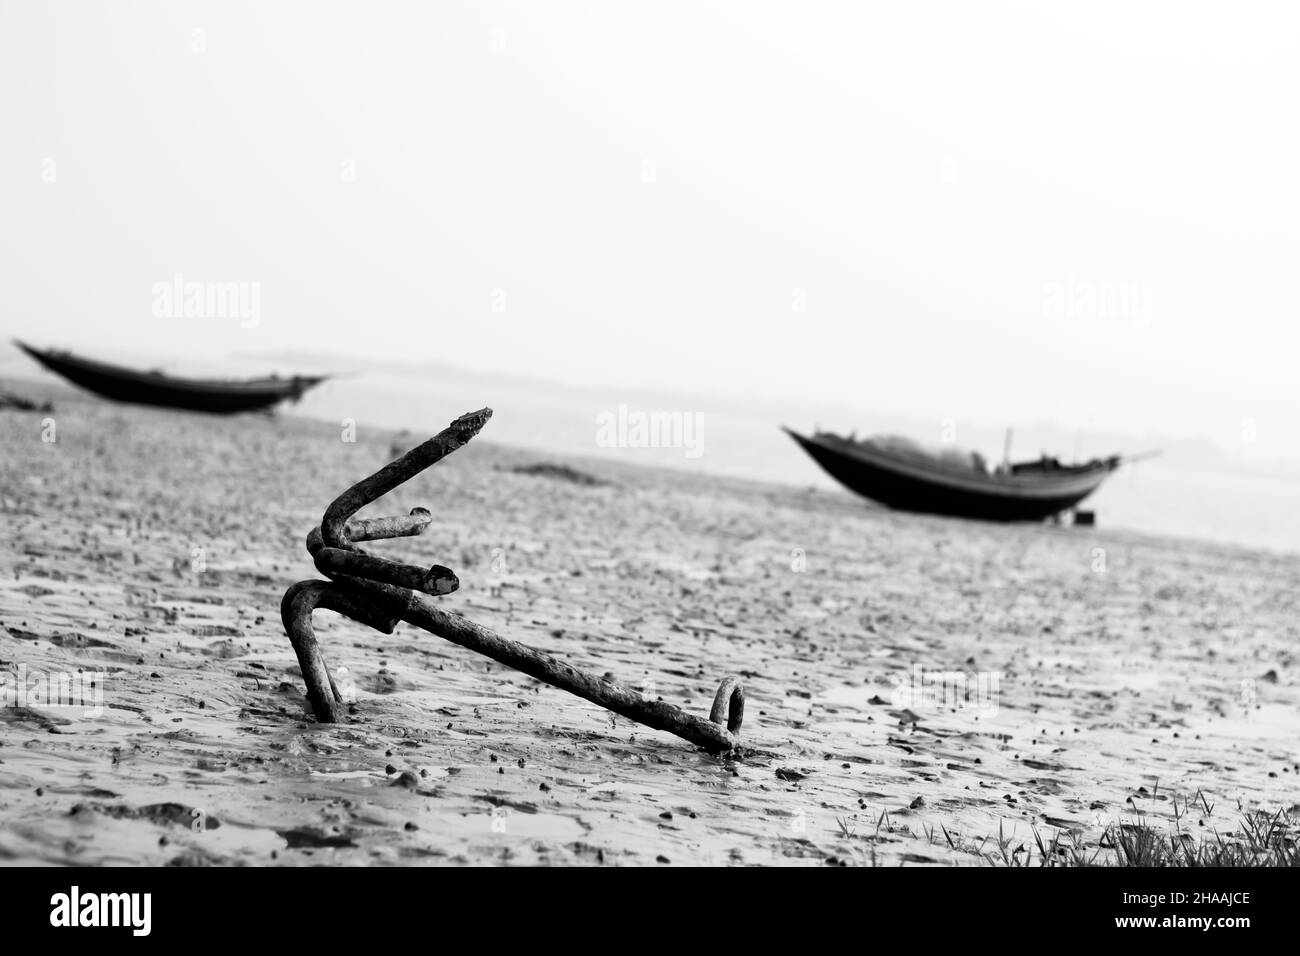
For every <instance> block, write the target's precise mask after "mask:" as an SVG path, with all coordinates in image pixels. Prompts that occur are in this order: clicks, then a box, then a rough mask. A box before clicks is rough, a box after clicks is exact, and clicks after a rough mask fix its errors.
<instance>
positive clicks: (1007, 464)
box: [1002, 428, 1011, 471]
mask: <svg viewBox="0 0 1300 956" xmlns="http://www.w3.org/2000/svg"><path fill="white" fill-rule="evenodd" d="M1002 467H1003V468H1005V469H1006V470H1007V471H1010V470H1011V429H1010V428H1008V429H1007V437H1006V439H1005V440H1004V441H1003V442H1002Z"/></svg>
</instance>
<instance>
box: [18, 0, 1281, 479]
mask: <svg viewBox="0 0 1300 956" xmlns="http://www.w3.org/2000/svg"><path fill="white" fill-rule="evenodd" d="M1298 24H1300V18H1298V17H1297V14H1296V13H1295V11H1294V10H1293V9H1291V8H1288V7H1286V6H1283V5H1276V6H1271V7H1267V6H1266V7H1251V8H1249V9H1244V10H1234V11H1233V15H1232V16H1231V17H1222V16H1218V15H1217V14H1216V13H1215V12H1214V11H1213V10H1210V9H1204V10H1201V9H1194V8H1188V7H1183V6H1179V7H1159V6H1156V7H1143V8H1134V7H1132V6H1131V5H1126V4H1090V5H1088V6H1086V7H1079V8H1077V9H1063V8H1052V9H1043V8H1041V7H1039V6H1037V5H1032V4H1002V5H998V6H996V7H995V6H981V7H978V8H975V7H969V6H967V5H963V4H955V3H954V4H935V5H927V6H925V7H919V6H917V5H888V4H879V5H873V6H871V7H870V8H862V7H859V6H856V5H851V4H843V5H835V4H831V5H827V6H824V7H817V8H807V7H800V8H793V7H791V8H785V7H781V6H768V5H761V4H756V5H747V6H746V8H745V10H744V14H743V16H736V15H734V14H733V13H732V12H731V11H730V9H728V8H726V7H712V6H701V5H697V4H676V3H664V4H657V5H655V6H653V7H649V8H637V9H636V10H635V11H630V10H627V9H621V8H618V9H615V8H608V9H607V8H602V7H594V8H593V7H588V6H585V5H576V4H575V5H568V4H551V5H548V6H547V8H546V10H545V11H541V10H532V9H527V8H525V9H522V10H516V9H508V8H505V7H503V6H489V5H441V6H439V7H438V8H436V9H435V8H428V7H423V6H420V5H417V4H400V3H399V4H394V5H385V6H384V7H382V8H380V9H375V8H373V7H363V6H361V5H357V4H350V3H339V2H324V3H312V4H303V3H286V4H281V5H277V6H274V7H252V6H248V5H245V4H233V3H232V4H224V5H208V4H185V3H181V4H173V3H161V2H149V3H142V4H137V5H134V6H132V7H130V8H122V7H99V6H96V5H92V4H85V3H55V4H52V5H49V6H47V7H38V6H35V5H10V6H8V7H6V8H4V9H3V11H0V26H2V27H3V29H2V30H0V51H3V54H4V55H3V57H0V75H3V78H4V79H5V81H6V82H5V83H4V85H3V92H0V98H3V99H2V101H3V102H4V104H5V113H6V115H7V116H9V117H10V118H11V124H12V127H13V129H14V131H15V132H14V136H15V143H16V148H13V149H11V150H7V151H6V152H5V154H4V155H3V156H0V200H2V201H3V203H4V208H5V209H6V213H7V216H6V219H7V223H8V228H6V229H4V230H2V231H0V236H2V237H3V239H2V240H0V241H3V252H4V255H5V257H6V261H7V262H8V263H9V270H8V272H7V278H8V280H9V281H8V283H7V289H6V292H7V295H6V297H5V304H4V307H3V309H4V316H5V325H6V327H7V329H8V331H9V332H10V333H11V334H13V335H18V336H20V337H23V338H28V339H32V340H34V341H35V342H37V343H38V344H57V345H62V346H66V347H69V348H74V349H77V350H79V351H83V352H85V353H87V354H107V353H110V352H111V353H113V354H115V355H116V356H118V357H119V358H125V357H129V356H134V355H144V354H148V355H150V356H169V357H171V359H172V361H174V362H177V363H181V364H183V363H184V362H189V363H194V364H202V363H204V362H210V363H219V362H221V361H224V358H225V357H228V356H230V355H233V354H238V353H255V354H264V355H271V354H276V353H283V352H285V351H286V350H295V349H296V350H304V349H312V350H320V351H323V352H329V353H334V354H338V355H340V356H349V357H352V358H354V359H356V360H357V361H366V360H384V359H399V360H409V361H412V362H416V363H420V362H426V361H428V362H438V363H443V364H446V365H450V366H454V367H457V368H462V369H466V370H467V371H469V372H472V373H474V372H476V373H479V374H483V375H487V374H500V375H503V376H511V377H516V378H517V377H520V376H528V375H534V376H538V377H540V378H541V379H543V380H547V381H555V382H560V383H564V384H567V385H569V386H572V387H574V388H594V389H597V390H601V391H603V392H607V393H608V392H611V391H617V390H618V389H624V390H626V391H627V392H629V393H633V392H638V391H644V390H648V389H653V390H654V391H656V392H657V393H662V394H668V395H673V394H677V395H682V396H697V395H710V396H718V397H719V398H725V399H727V400H729V401H734V402H736V403H739V404H740V405H746V404H747V405H748V407H750V408H755V409H757V408H770V407H773V406H778V405H781V404H782V403H783V402H784V403H789V404H796V403H798V404H801V405H810V406H823V407H827V408H843V409H845V410H846V411H848V410H854V409H880V410H883V411H887V412H888V413H889V414H893V415H897V416H899V417H903V418H907V419H908V420H914V421H919V422H940V421H944V420H953V421H956V422H957V423H958V425H959V427H961V426H962V425H964V423H967V422H970V423H975V425H976V427H984V426H985V425H987V426H993V425H995V424H996V423H1007V424H1010V423H1019V422H1024V421H1026V420H1029V421H1051V422H1056V423H1059V425H1060V427H1062V428H1065V429H1071V430H1080V431H1084V432H1088V433H1111V432H1114V433H1125V434H1142V433H1144V432H1152V433H1155V432H1158V433H1161V434H1165V435H1171V436H1181V437H1183V438H1188V439H1191V438H1194V437H1197V436H1199V437H1203V438H1205V439H1207V440H1208V441H1210V442H1213V443H1214V444H1215V445H1216V446H1218V447H1220V448H1222V449H1224V450H1225V451H1226V452H1227V453H1228V454H1231V455H1234V456H1237V457H1239V458H1242V459H1255V460H1272V459H1286V460H1290V461H1295V460H1297V459H1300V443H1298V442H1297V437H1296V430H1295V428H1294V423H1293V421H1292V416H1293V415H1294V410H1295V408H1296V407H1297V388H1296V378H1297V376H1296V373H1295V370H1294V363H1295V355H1296V353H1297V348H1296V346H1297V344H1300V334H1298V333H1297V332H1296V330H1295V316H1296V315H1297V313H1298V311H1300V309H1298V307H1300V291H1298V290H1297V289H1296V288H1295V286H1294V284H1292V283H1290V282H1289V281H1287V280H1286V279H1285V276H1286V275H1287V274H1288V270H1289V268H1290V266H1291V264H1292V263H1293V262H1294V261H1295V258H1296V255H1295V254H1296V252H1297V251H1300V249H1298V248H1297V246H1298V245H1300V240H1297V238H1296V235H1295V233H1294V230H1293V229H1292V228H1291V224H1292V223H1293V222H1294V221H1295V213H1296V211H1297V208H1298V207H1300V187H1298V186H1297V183H1296V177H1295V175H1294V169H1295V168H1296V166H1297V160H1298V159H1300V135H1297V128H1298V127H1300V117H1297V116H1296V113H1295V111H1294V109H1293V108H1292V106H1291V103H1290V99H1291V94H1289V93H1287V90H1294V89H1296V88H1300V57H1298V56H1297V55H1296V54H1297V52H1298V51H1297V49H1296V48H1297V46H1300V39H1298V37H1300V33H1298V32H1297V30H1296V29H1295V27H1296V26H1297V25H1298ZM918 51H923V52H921V53H919V54H918ZM952 77H961V78H962V81H961V82H960V83H957V82H954V81H953V80H952V79H951V78H952ZM177 277H181V278H180V280H179V281H178V283H177V284H178V286H183V285H184V283H200V284H204V286H205V287H210V286H211V285H212V284H218V283H235V284H238V285H239V287H240V289H241V290H242V292H243V293H244V294H245V295H246V299H245V302H244V304H245V305H249V304H251V303H252V302H253V300H254V299H255V302H256V308H255V309H253V310H252V311H255V312H256V315H255V316H253V315H251V313H250V314H247V315H245V314H242V313H240V312H239V309H238V308H237V307H225V308H217V309H215V310H214V309H213V308H211V306H212V302H211V300H208V302H207V303H206V308H203V307H201V308H199V309H198V310H197V311H198V312H199V313H201V314H188V313H187V312H186V310H185V308H184V307H183V304H182V303H180V302H171V301H166V302H162V301H160V292H159V289H160V287H161V288H164V290H165V287H167V286H169V285H170V284H171V283H173V281H176V278H177ZM227 306H229V303H227ZM794 424H806V425H811V424H813V423H811V422H808V423H799V422H795V423H794ZM823 424H827V425H831V424H835V423H833V422H831V421H824V422H823Z"/></svg>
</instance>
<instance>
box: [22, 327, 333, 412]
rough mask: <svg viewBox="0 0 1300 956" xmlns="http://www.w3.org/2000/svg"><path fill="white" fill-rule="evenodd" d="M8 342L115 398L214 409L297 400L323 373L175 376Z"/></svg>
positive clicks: (77, 382)
mask: <svg viewBox="0 0 1300 956" xmlns="http://www.w3.org/2000/svg"><path fill="white" fill-rule="evenodd" d="M14 344H15V345H17V346H18V347H19V348H20V349H22V350H23V351H24V352H26V353H27V354H28V355H30V356H31V357H32V358H34V359H36V361H38V362H40V363H41V364H42V365H44V366H45V367H46V368H47V369H49V370H50V371H51V372H53V373H55V374H56V375H60V376H62V377H63V378H66V379H67V380H68V381H69V382H72V383H73V384H74V385H80V386H81V387H82V388H84V389H86V390H88V391H91V392H94V393H95V394H96V395H102V396H103V397H105V398H111V399H113V400H114V401H117V402H132V403H134V404H137V405H155V406H159V407H162V408H185V409H190V410H192V411H198V412H212V413H215V414H231V413H234V412H252V411H258V410H260V409H266V408H270V407H271V406H273V405H275V404H277V403H278V402H282V401H285V400H286V399H287V400H291V401H297V400H298V399H299V398H301V397H302V395H303V393H304V392H306V391H307V389H309V388H312V387H313V386H315V385H319V384H320V383H321V382H323V381H324V380H325V378H326V377H327V376H323V375H322V376H306V375H295V376H293V377H292V378H280V377H279V376H272V377H270V378H255V379H197V378H176V377H174V376H171V375H166V374H164V373H163V372H157V371H153V372H141V371H137V370H135V369H130V368H123V367H122V366H120V365H110V364H109V363H107V362H97V361H94V360H93V359H85V358H80V357H79V356H76V355H73V354H72V353H70V352H59V351H54V350H52V349H38V348H34V347H33V346H30V345H27V344H26V343H23V342H19V341H17V340H15V341H14Z"/></svg>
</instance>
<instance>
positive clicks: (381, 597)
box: [280, 408, 745, 753]
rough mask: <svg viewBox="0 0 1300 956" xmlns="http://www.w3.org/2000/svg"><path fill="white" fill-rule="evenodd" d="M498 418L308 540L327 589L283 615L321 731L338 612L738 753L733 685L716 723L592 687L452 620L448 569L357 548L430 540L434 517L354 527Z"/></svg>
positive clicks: (466, 431) (298, 588)
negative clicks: (328, 615)
mask: <svg viewBox="0 0 1300 956" xmlns="http://www.w3.org/2000/svg"><path fill="white" fill-rule="evenodd" d="M491 417H492V410H491V409H490V408H484V409H480V410H479V411H477V412H468V413H466V414H464V415H462V416H460V417H459V418H457V419H456V420H455V421H453V422H452V423H451V424H450V425H448V426H447V427H446V428H445V429H443V430H442V431H441V432H439V433H438V434H437V435H434V436H433V437H432V438H430V439H429V440H428V441H426V442H424V443H422V444H420V445H417V446H416V447H415V448H412V449H411V450H410V451H408V452H407V453H406V454H404V455H402V456H401V457H399V458H397V459H396V460H394V461H392V462H390V463H389V464H387V465H385V466H384V467H383V468H381V469H379V470H378V471H377V472H375V473H374V474H373V475H371V476H370V477H368V478H364V479H362V480H361V481H359V482H357V483H356V484H355V485H353V486H352V487H351V488H349V489H347V491H345V492H343V494H341V495H339V496H338V497H337V498H336V499H334V501H333V503H331V504H330V506H329V507H328V508H326V509H325V514H324V516H323V517H322V518H321V523H320V526H319V527H317V528H314V529H312V531H311V533H310V534H308V535H307V551H308V553H310V554H311V556H312V560H313V561H314V562H315V564H316V569H317V570H318V571H320V572H321V574H323V575H325V576H326V577H327V578H329V580H328V581H299V582H298V583H297V584H295V585H293V586H292V587H290V588H289V590H287V591H286V592H285V594H284V600H283V601H282V602H281V604H280V614H281V617H282V618H283V620H284V630H285V633H286V634H288V636H289V641H290V642H291V643H292V644H293V649H294V651H295V652H296V653H297V655H298V665H299V667H300V668H301V669H302V676H303V680H304V681H305V682H306V684H307V698H308V700H309V702H310V704H311V708H312V711H313V712H314V713H315V715H316V719H317V720H318V721H320V722H321V723H335V722H337V721H338V719H339V716H340V711H341V709H342V706H343V699H342V695H341V694H340V693H339V690H338V688H337V687H336V686H335V684H334V679H333V677H332V675H331V674H330V671H329V668H328V667H327V666H326V665H325V659H324V657H323V656H322V654H321V650H320V644H319V642H318V641H317V640H316V635H315V632H314V631H313V630H312V612H313V611H315V610H316V609H317V608H325V609H327V610H330V611H335V612H337V613H339V614H342V615H344V616H345V617H349V618H352V619H353V620H354V621H358V622H360V623H362V624H365V625H367V626H368V627H372V628H374V629H375V630H377V631H380V632H381V633H384V634H391V633H393V629H394V628H395V627H396V626H397V624H398V622H399V621H406V622H408V623H410V624H414V625H415V626H416V627H420V628H423V629H424V630H426V631H429V632H430V633H431V634H435V635H437V636H438V637H441V638H444V639H446V640H448V641H451V642H452V643H453V644H459V645H460V646H462V647H466V648H469V649H470V650H472V651H476V652H478V653H479V654H483V655H485V656H486V657H490V658H492V659H493V660H494V661H498V662H499V663H502V664H505V665H506V666H507V667H512V668H514V669H515V670H518V671H522V672H523V673H525V674H528V675H529V676H531V677H535V678H537V679H538V680H540V681H544V682H545V683H547V684H550V685H552V686H554V687H559V688H560V689H561V690H567V691H568V692H569V693H571V694H577V695H578V696H579V697H581V698H583V699H584V700H589V701H591V702H592V703H594V704H599V705H600V706H602V707H604V708H606V709H608V710H611V711H613V712H614V713H616V714H621V715H622V716H624V717H628V718H630V719H632V720H635V721H637V722H638V723H641V724H645V725H646V726H647V727H653V728H655V729H656V730H666V731H668V732H669V733H672V734H676V735H677V736H678V737H681V738H683V739H685V740H688V741H690V742H691V743H693V744H696V745H697V746H700V747H703V748H704V749H706V750H708V751H710V752H712V753H725V752H727V751H730V750H734V749H735V748H736V747H737V746H739V743H738V735H739V733H740V725H741V722H742V720H743V719H744V715H745V691H744V688H743V687H742V686H741V684H740V682H739V681H738V680H737V679H736V678H735V677H727V678H725V679H724V680H723V681H722V683H721V684H720V685H719V687H718V692H717V695H716V696H715V697H714V699H713V708H712V710H711V712H710V714H709V719H708V720H703V719H701V718H699V717H696V716H694V715H692V714H688V713H686V712H685V711H684V710H682V709H681V708H679V707H675V706H673V705H672V704H668V703H665V702H663V701H659V700H649V699H647V698H645V697H644V696H642V695H641V694H639V693H637V692H636V691H633V690H629V689H627V688H625V687H623V686H621V685H619V684H617V683H615V682H613V681H609V680H605V679H602V678H596V677H592V676H591V675H590V674H586V673H584V672H582V671H580V670H578V669H577V668H574V667H571V666H570V665H568V664H566V663H564V662H563V661H561V660H559V659H557V658H555V657H552V656H551V655H550V654H545V653H543V652H541V651H539V650H536V649H535V648H532V647H529V646H528V645H526V644H521V643H519V642H518V641H512V640H509V639H508V638H504V637H501V636H500V635H498V634H496V633H495V632H494V631H492V630H490V629H489V628H486V627H482V626H481V625H478V624H475V623H474V622H473V621H470V620H467V619H466V618H464V617H462V616H461V615H459V614H453V613H449V612H447V611H444V610H443V609H442V608H441V607H439V606H438V605H437V604H436V603H434V602H433V601H431V600H430V599H429V597H428V595H443V594H450V593H451V592H452V591H455V590H456V589H457V588H458V587H459V586H460V582H459V580H458V579H457V578H456V575H455V574H454V573H453V572H452V571H451V570H450V569H448V568H444V567H442V566H441V565H434V566H433V567H431V568H419V567H415V566H413V565H408V564H401V563H399V562H396V561H392V560H389V559H388V558H384V557H380V556H378V555H374V554H370V553H368V552H365V551H363V550H361V549H360V548H358V547H357V546H356V542H358V541H378V540H383V539H386V538H398V537H408V536H412V535H418V534H423V533H424V532H425V531H426V530H427V529H428V527H429V525H430V523H431V522H432V520H433V515H432V513H431V512H430V511H428V509H425V508H416V509H414V510H413V511H411V513H410V514H409V515H404V516H397V517H389V518H354V517H353V516H354V515H355V514H356V513H357V512H358V511H360V510H361V509H362V508H364V507H365V506H366V505H368V504H370V503H371V502H373V501H375V500H377V499H378V498H380V497H382V496H383V495H386V494H388V493H389V492H390V491H392V490H393V489H394V488H396V487H397V486H398V485H401V484H402V483H404V482H406V481H408V480H410V479H411V478H413V477H414V476H415V475H417V474H419V473H420V472H422V471H424V470H425V469H426V468H428V467H430V466H431V465H433V464H435V463H436V462H438V461H440V460H441V459H443V458H445V457H446V456H447V455H449V454H451V453H452V452H454V451H455V450H456V449H457V448H460V447H461V446H462V445H464V444H465V443H466V442H468V441H469V440H470V439H471V438H473V437H474V436H475V435H477V434H478V433H479V431H480V429H482V428H483V426H484V425H486V424H487V421H488V419H489V418H491Z"/></svg>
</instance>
